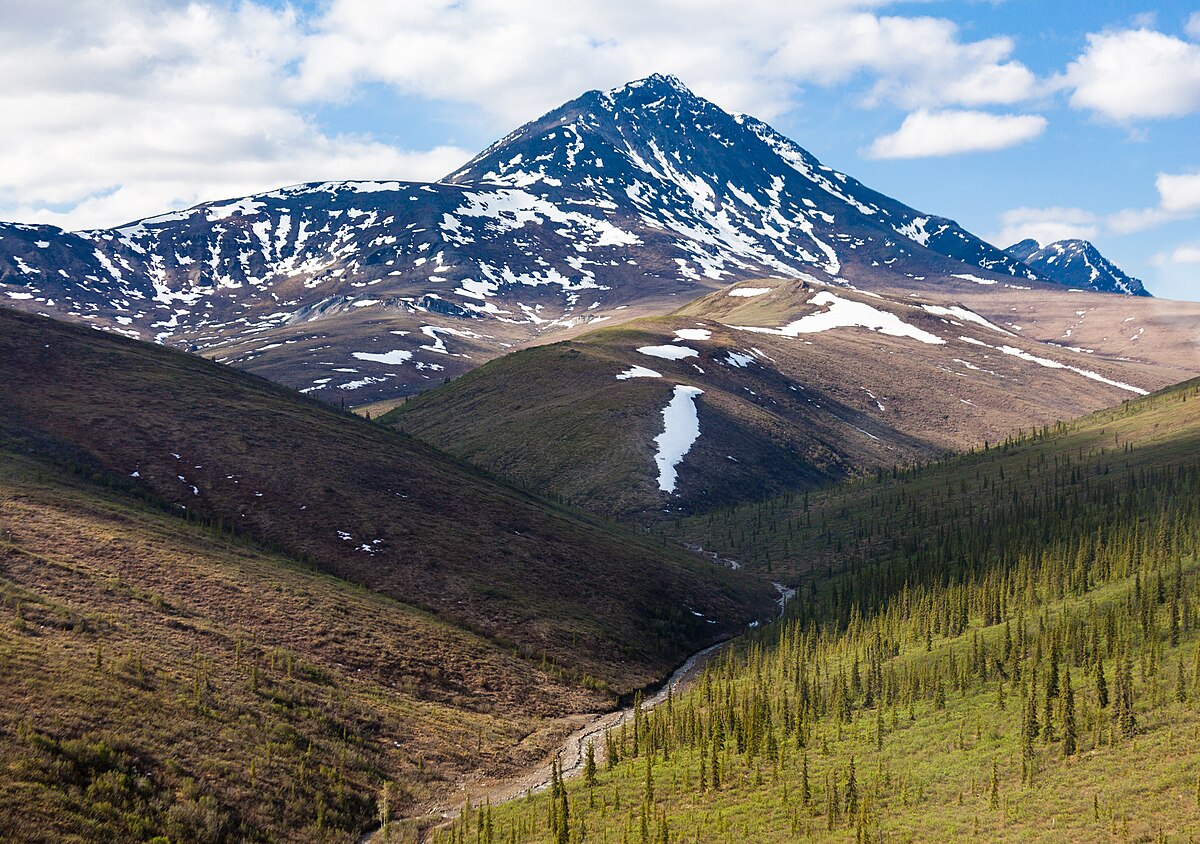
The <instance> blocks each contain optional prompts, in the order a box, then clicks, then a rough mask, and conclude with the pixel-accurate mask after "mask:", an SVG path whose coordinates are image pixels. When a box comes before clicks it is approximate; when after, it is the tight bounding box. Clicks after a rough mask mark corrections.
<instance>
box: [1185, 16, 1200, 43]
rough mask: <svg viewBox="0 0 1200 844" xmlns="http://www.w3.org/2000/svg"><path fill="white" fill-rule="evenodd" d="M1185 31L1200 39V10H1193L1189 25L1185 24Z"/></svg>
mask: <svg viewBox="0 0 1200 844" xmlns="http://www.w3.org/2000/svg"><path fill="white" fill-rule="evenodd" d="M1184 32H1186V33H1187V34H1188V35H1190V36H1192V37H1193V38H1196V39H1200V12H1192V16H1191V17H1190V18H1188V21H1187V25H1186V26H1184Z"/></svg>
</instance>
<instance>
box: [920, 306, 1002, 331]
mask: <svg viewBox="0 0 1200 844" xmlns="http://www.w3.org/2000/svg"><path fill="white" fill-rule="evenodd" d="M921 307H922V308H924V309H925V310H926V311H927V312H928V313H931V314H933V315H934V316H941V317H950V318H953V319H959V320H962V321H963V322H973V323H975V324H977V325H982V326H984V327H985V328H990V329H992V331H999V332H1000V333H1001V334H1007V335H1008V336H1009V337H1015V336H1016V335H1015V334H1013V333H1012V332H1011V331H1006V330H1005V329H1003V328H1001V327H1000V326H998V325H996V324H994V323H991V322H988V321H987V320H986V319H984V318H983V317H981V316H980V315H979V314H977V313H975V312H974V311H969V310H967V309H966V308H963V307H960V306H958V305H951V306H949V307H947V308H944V307H942V306H941V305H922V306H921Z"/></svg>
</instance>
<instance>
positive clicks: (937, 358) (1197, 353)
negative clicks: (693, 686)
mask: <svg viewBox="0 0 1200 844" xmlns="http://www.w3.org/2000/svg"><path fill="white" fill-rule="evenodd" d="M938 293H939V295H937V296H936V297H935V296H933V295H932V294H929V293H916V292H914V291H912V290H911V289H904V288H902V289H895V290H891V291H889V292H887V293H885V294H880V293H875V292H872V291H865V290H851V289H846V288H844V287H839V286H836V285H832V284H819V283H815V282H806V281H802V280H794V279H793V280H781V279H765V280H755V281H749V282H743V283H739V284H736V285H733V286H730V287H728V288H725V289H722V290H719V291H716V292H714V293H712V294H709V295H708V296H705V297H703V298H701V299H699V300H697V301H695V302H693V303H690V304H688V305H686V306H684V307H683V308H681V309H680V310H678V311H676V312H675V313H673V314H671V315H670V316H667V317H649V318H644V319H639V320H636V321H632V322H629V323H626V324H625V325H622V326H618V327H614V328H601V329H598V330H594V331H591V332H588V333H585V334H582V335H580V336H578V337H576V338H574V339H573V340H570V341H567V342H562V343H557V344H552V345H546V346H541V347H538V348H534V349H529V350H526V351H522V352H519V353H516V354H513V355H509V356H506V357H505V358H502V359H500V360H497V361H493V362H491V363H489V364H487V365H485V366H483V367H481V368H479V369H477V370H475V371H474V372H471V373H469V374H467V375H466V376H464V377H463V378H461V379H458V380H457V381H455V382H453V383H451V384H448V385H446V386H444V387H441V388H439V389H436V390H433V391H430V392H428V393H426V394H424V395H422V396H420V397H418V398H415V399H413V400H410V401H409V402H407V403H406V404H404V405H403V406H401V407H399V408H397V409H396V410H394V411H393V412H392V413H391V414H390V415H388V416H386V417H384V421H385V422H387V423H388V424H392V425H395V426H396V427H399V428H400V429H402V430H405V431H408V432H410V433H412V434H414V435H415V436H418V437H421V438H424V439H427V440H429V441H430V442H433V443H434V444H436V445H438V446H440V447H442V448H445V449H447V450H449V451H450V452H452V453H454V454H457V455H460V456H462V457H464V458H465V459H468V460H471V461H472V462H475V463H477V464H479V465H482V466H485V467H487V468H488V469H490V470H492V471H495V472H497V473H500V474H502V475H505V476H507V477H511V478H513V479H515V480H518V481H520V482H522V483H524V484H527V485H529V486H530V487H532V488H534V489H538V490H542V491H545V492H549V493H553V494H556V495H561V496H563V497H565V498H566V499H567V500H569V501H571V502H573V503H576V504H578V505H580V506H584V507H589V508H592V509H596V510H599V511H602V512H607V513H616V514H621V515H624V516H633V515H636V516H640V517H656V516H661V515H662V513H663V510H664V508H665V510H666V511H667V512H678V511H681V510H682V511H685V512H704V511H707V510H711V509H713V508H715V507H721V506H725V505H729V504H734V503H738V502H742V501H747V500H754V499H758V498H762V497H764V496H767V495H770V494H772V493H779V492H784V491H789V490H801V489H810V488H814V487H816V486H818V485H821V484H823V483H825V482H828V481H830V480H836V479H839V478H842V477H846V476H848V475H849V476H853V475H856V474H859V473H862V472H864V471H868V470H870V469H871V468H872V467H876V466H885V467H891V466H893V465H896V464H900V465H904V464H906V463H908V462H911V461H913V460H919V459H928V458H930V457H933V456H935V455H939V454H942V453H945V452H946V451H949V450H959V449H967V448H969V447H972V446H974V445H977V444H981V443H982V442H983V441H984V440H985V439H990V440H992V441H993V442H995V441H997V440H999V439H1003V438H1004V437H1006V436H1008V435H1009V434H1011V433H1013V432H1015V431H1016V430H1017V429H1019V428H1025V429H1027V430H1028V429H1029V428H1031V427H1034V426H1041V425H1045V424H1049V423H1052V422H1054V421H1056V420H1059V419H1068V418H1072V417H1074V416H1077V415H1079V414H1080V413H1083V412H1086V411H1089V410H1093V409H1097V408H1101V407H1107V406H1110V405H1113V404H1116V403H1119V402H1120V401H1122V400H1124V399H1128V398H1131V397H1135V396H1138V395H1142V394H1144V393H1145V392H1146V391H1149V390H1154V389H1157V388H1159V387H1162V386H1165V385H1167V384H1171V383H1175V382H1177V381H1180V380H1182V379H1184V378H1187V377H1191V376H1194V375H1196V374H1198V373H1200V346H1197V344H1196V339H1197V338H1196V336H1195V328H1194V326H1195V325H1196V320H1197V319H1200V305H1195V306H1188V305H1187V304H1186V303H1160V302H1159V301H1158V300H1154V299H1145V298H1136V299H1135V298H1132V297H1093V298H1094V299H1095V300H1096V302H1097V303H1098V304H1104V305H1106V306H1108V307H1107V310H1105V309H1101V310H1096V308H1091V309H1088V310H1083V309H1080V310H1079V311H1078V312H1077V313H1076V314H1074V315H1072V316H1070V320H1071V321H1070V322H1067V326H1068V327H1067V328H1066V329H1065V331H1064V330H1063V329H1062V328H1061V327H1060V325H1059V323H1058V320H1057V319H1051V318H1049V317H1044V319H1045V322H1044V323H1043V322H1035V323H1031V322H1029V321H1027V320H1026V317H1027V316H1028V315H1029V311H1028V310H1026V308H1025V307H1022V308H1020V309H1018V307H1017V306H1018V305H1027V306H1028V308H1029V309H1030V310H1033V311H1035V312H1040V313H1043V314H1050V313H1055V311H1054V309H1055V308H1056V307H1059V306H1064V305H1065V304H1067V297H1064V296H1063V295H1062V293H1061V292H1050V291H1040V290H1039V291H1029V290H1009V291H1006V292H997V291H992V292H977V293H975V294H974V296H973V297H971V298H967V297H963V298H961V299H957V300H947V299H946V298H945V296H944V294H942V292H941V291H938ZM1029 297H1034V299H1033V300H1032V302H1031V301H1030V299H1029ZM1072 301H1078V300H1077V299H1076V300H1072ZM1168 305H1169V306H1170V307H1169V308H1168V307H1166V306H1168ZM1060 317H1062V318H1063V319H1065V316H1063V315H1062V314H1060ZM1131 320H1132V321H1131ZM1073 331H1074V332H1075V334H1074V335H1073V334H1072V332H1073ZM1102 332H1103V335H1102V336H1098V335H1100V334H1101V333H1102ZM1127 332H1128V335H1132V336H1134V337H1135V339H1134V340H1128V339H1127V336H1126V333H1127ZM1085 338H1086V339H1085ZM1093 342H1095V343H1096V344H1097V345H1098V346H1100V347H1101V348H1103V347H1105V346H1113V347H1118V346H1119V347H1120V348H1121V350H1122V353H1121V354H1112V353H1108V354H1106V353H1104V352H1103V351H1099V352H1098V351H1097V349H1096V348H1095V347H1094V346H1092V345H1091V344H1092V343H1093ZM1081 344H1086V345H1081ZM531 431H536V432H538V434H537V436H536V437H530V436H529V432H531Z"/></svg>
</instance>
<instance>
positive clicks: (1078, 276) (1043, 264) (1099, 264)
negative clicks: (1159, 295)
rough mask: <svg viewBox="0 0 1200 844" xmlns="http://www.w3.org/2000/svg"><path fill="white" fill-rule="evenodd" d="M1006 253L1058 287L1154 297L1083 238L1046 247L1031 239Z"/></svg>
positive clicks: (1012, 247)
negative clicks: (1058, 285) (1064, 286)
mask: <svg viewBox="0 0 1200 844" xmlns="http://www.w3.org/2000/svg"><path fill="white" fill-rule="evenodd" d="M1004 251H1005V252H1007V253H1008V254H1009V255H1011V256H1013V257H1014V258H1016V259H1017V260H1018V261H1022V262H1024V263H1025V264H1026V265H1028V266H1030V267H1032V268H1033V269H1035V270H1037V271H1038V272H1039V273H1041V274H1042V275H1044V276H1045V277H1046V278H1049V279H1050V280H1051V281H1054V282H1056V283H1057V284H1062V285H1066V286H1067V287H1077V288H1080V289H1084V290H1096V291H1099V292H1101V293H1124V294H1126V295H1129V296H1149V295H1150V293H1149V292H1148V291H1147V290H1146V288H1145V287H1144V286H1143V285H1142V282H1141V280H1140V279H1136V278H1134V277H1133V276H1130V275H1128V274H1127V273H1125V272H1124V271H1123V270H1122V269H1121V268H1120V267H1118V266H1117V265H1116V264H1114V263H1113V262H1112V261H1110V260H1108V259H1107V258H1105V257H1104V255H1103V254H1101V252H1100V250H1099V249H1097V248H1096V246H1095V244H1093V243H1092V242H1091V241H1088V240H1083V239H1082V238H1067V239H1064V240H1056V241H1055V242H1054V243H1047V244H1046V245H1044V246H1043V245H1041V244H1040V243H1038V242H1037V241H1036V240H1034V239H1033V238H1027V239H1025V240H1022V241H1019V242H1017V243H1014V244H1013V245H1012V246H1010V247H1008V249H1006V250H1004Z"/></svg>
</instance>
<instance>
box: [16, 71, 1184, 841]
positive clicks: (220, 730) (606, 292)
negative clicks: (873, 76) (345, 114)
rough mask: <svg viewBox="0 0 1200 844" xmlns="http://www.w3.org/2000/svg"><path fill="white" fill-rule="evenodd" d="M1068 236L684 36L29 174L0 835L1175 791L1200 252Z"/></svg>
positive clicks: (1176, 796)
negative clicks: (1169, 268)
mask: <svg viewBox="0 0 1200 844" xmlns="http://www.w3.org/2000/svg"><path fill="white" fill-rule="evenodd" d="M555 101H557V99H556V100H555ZM543 107H544V106H543ZM464 157H465V156H464ZM314 175H315V174H314ZM1075 234H1081V235H1086V234H1087V233H1086V232H1075ZM1075 234H1072V235H1071V236H1070V237H1067V236H1065V235H1059V237H1061V238H1062V239H1052V238H1051V239H1048V240H1047V241H1046V242H1042V241H1039V240H1034V239H1029V238H1026V239H1021V240H1018V241H1017V242H1016V243H1013V244H1012V245H1010V246H1008V247H1007V248H1003V247H1002V245H1001V244H998V243H990V242H988V240H985V239H984V238H982V237H980V236H978V235H976V234H973V233H972V232H970V231H968V230H967V229H966V228H964V227H963V226H961V225H959V223H957V222H955V221H954V220H952V219H949V218H947V217H940V216H937V215H936V214H934V213H930V212H926V211H921V210H917V209H916V208H913V207H910V206H908V205H906V204H905V203H903V202H901V201H900V200H897V199H893V198H892V197H889V196H886V195H884V194H883V193H880V192H878V191H876V190H874V189H872V188H870V187H868V186H867V185H865V184H863V183H862V182H859V181H858V180H856V179H855V178H853V177H851V176H850V175H848V174H845V173H842V172H839V171H838V170H835V169H834V168H832V167H830V166H828V165H826V164H823V163H822V162H821V161H819V160H818V159H817V158H816V157H815V156H813V155H812V154H811V153H810V152H808V151H807V150H806V149H804V148H802V147H800V146H799V145H798V144H796V143H795V142H793V141H792V140H790V139H789V138H787V137H785V136H784V135H782V134H780V133H779V132H777V131H776V130H775V129H773V128H772V127H771V126H769V125H767V124H766V123H764V122H762V121H760V120H758V119H756V118H754V117H752V116H750V115H748V114H743V113H737V112H729V111H726V110H724V109H722V108H720V107H718V106H717V105H715V104H714V103H713V102H710V101H709V100H707V99H704V98H703V97H700V96H697V95H696V94H695V93H693V92H692V91H691V90H689V89H688V88H687V87H686V86H685V85H684V84H683V83H682V82H681V81H680V80H679V79H678V78H676V77H674V76H670V75H663V74H653V75H651V76H648V77H646V78H643V79H639V80H636V81H633V82H629V83H627V84H624V85H620V86H618V87H615V88H611V89H608V90H595V91H588V92H586V93H584V94H582V95H581V96H579V97H576V98H574V99H572V100H570V101H568V102H566V103H564V104H563V105H561V106H559V107H557V108H554V109H552V110H551V111H549V112H547V113H546V114H544V115H542V116H541V117H538V118H535V119H533V120H531V121H530V122H528V123H525V124H524V125H522V126H520V127H518V128H517V129H516V130H514V131H513V132H511V133H509V134H507V135H505V136H504V137H502V138H500V139H499V140H497V141H496V142H495V143H493V144H492V145H491V146H489V147H487V148H486V149H484V150H483V151H482V152H480V153H479V154H478V155H476V156H475V157H474V158H472V159H471V160H469V161H467V162H466V163H465V164H462V165H461V166H458V167H456V169H454V170H453V171H451V172H450V173H447V174H446V175H445V176H443V177H442V178H441V179H439V180H437V181H432V182H419V181H400V180H339V181H311V182H305V183H301V184H294V185H290V186H285V187H280V188H277V189H274V190H268V191H262V192H258V193H254V194H251V195H246V196H241V197H233V198H228V199H222V200H217V201H206V202H202V203H200V204H198V205H195V206H193V207H191V208H184V209H179V210H171V211H168V212H167V213H164V214H160V215H157V216H153V217H147V218H143V219H139V220H134V221H132V222H130V223H127V224H125V225H121V226H115V227H111V228H97V229H88V230H80V231H66V230H64V229H61V228H58V227H55V226H52V225H45V224H31V223H19V222H13V223H0V306H2V307H0V839H3V840H14V841H21V842H26V841H28V842H42V841H45V842H60V841H69V842H92V841H148V842H154V844H184V843H185V842H187V843H188V844H190V842H204V843H205V844H225V842H240V841H254V842H276V841H279V842H283V841H287V842H292V841H296V842H314V844H315V843H316V842H344V841H352V840H358V841H371V842H376V844H377V843H378V842H383V841H392V842H403V844H470V843H472V842H473V844H498V842H510V843H511V844H517V842H531V843H532V842H536V844H544V842H553V844H577V842H597V841H598V842H611V843H612V844H617V842H620V844H631V842H636V844H651V842H654V844H702V842H703V844H709V843H710V842H726V844H734V842H760V841H761V842H774V841H794V840H798V839H806V840H809V839H811V840H828V841H849V840H854V841H856V842H864V841H924V840H937V839H941V840H964V839H979V840H997V841H1003V840H1011V841H1027V840H1033V841H1047V842H1050V841H1062V840H1070V841H1077V840H1080V841H1081V840H1110V839H1112V840H1115V839H1120V840H1141V841H1151V840H1153V841H1178V842H1182V841H1184V840H1191V839H1192V838H1194V837H1195V836H1196V835H1198V834H1200V755H1198V754H1197V752H1196V747H1197V746H1198V742H1200V733H1198V732H1197V727H1196V723H1197V722H1196V718H1195V716H1196V709H1197V705H1198V704H1200V559H1198V557H1197V554H1198V551H1200V522H1198V520H1197V514H1198V513H1200V464H1198V462H1197V461H1198V459H1200V385H1198V383H1197V378H1198V376H1200V303H1196V302H1183V301H1172V300H1168V299H1160V298H1156V297H1154V296H1151V295H1150V292H1149V291H1148V290H1147V289H1146V287H1145V286H1144V285H1143V284H1142V282H1141V281H1140V280H1139V279H1137V278H1134V277H1133V276H1131V275H1129V274H1127V273H1126V272H1124V271H1123V270H1122V269H1121V268H1120V267H1118V266H1117V264H1115V263H1114V262H1112V261H1111V260H1109V259H1108V258H1106V257H1105V256H1104V255H1103V254H1101V253H1100V251H1099V250H1098V249H1097V248H1096V246H1095V245H1094V244H1093V243H1091V242H1090V241H1088V240H1084V239H1082V238H1081V237H1076V236H1075ZM1088 236H1090V235H1088ZM1039 237H1040V235H1039ZM1014 239H1016V238H1014ZM1106 248H1107V247H1106ZM1139 274H1140V272H1139ZM1130 772H1133V774H1136V775H1131V773H1130Z"/></svg>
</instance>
